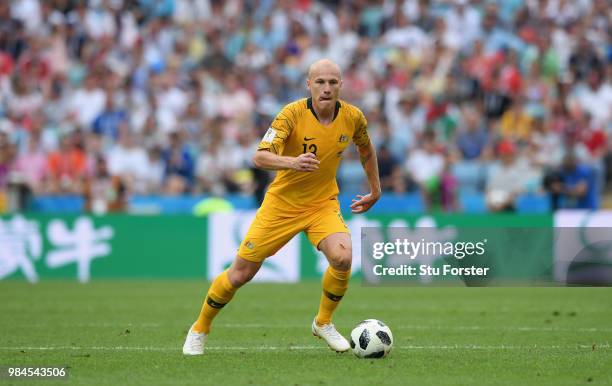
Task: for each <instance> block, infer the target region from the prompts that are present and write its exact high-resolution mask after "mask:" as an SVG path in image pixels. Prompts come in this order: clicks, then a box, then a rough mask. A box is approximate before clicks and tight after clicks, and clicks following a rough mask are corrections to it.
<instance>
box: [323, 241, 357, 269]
mask: <svg viewBox="0 0 612 386" xmlns="http://www.w3.org/2000/svg"><path fill="white" fill-rule="evenodd" d="M352 261H353V251H352V248H351V246H350V245H345V244H344V243H340V244H338V246H337V247H335V248H333V250H332V253H331V254H330V256H329V264H330V265H331V266H332V267H333V268H334V269H337V270H339V271H348V270H349V269H351V263H352Z"/></svg>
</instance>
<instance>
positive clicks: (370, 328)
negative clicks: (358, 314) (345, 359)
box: [351, 319, 393, 358]
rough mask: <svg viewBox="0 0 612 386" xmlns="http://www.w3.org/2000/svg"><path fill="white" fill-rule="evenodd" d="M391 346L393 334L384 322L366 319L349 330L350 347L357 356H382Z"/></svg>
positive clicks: (384, 355) (387, 352) (385, 354)
mask: <svg viewBox="0 0 612 386" xmlns="http://www.w3.org/2000/svg"><path fill="white" fill-rule="evenodd" d="M392 346H393V335H392V334H391V330H390V329H389V327H387V325H386V324H384V323H383V322H381V321H380V320H376V319H366V320H364V321H363V322H360V323H359V324H358V325H357V326H356V327H355V328H354V329H353V331H351V348H352V349H353V353H355V355H357V356H358V357H359V358H384V357H386V356H387V354H389V352H390V351H391V347H392Z"/></svg>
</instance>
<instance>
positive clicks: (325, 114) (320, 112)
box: [312, 101, 336, 125]
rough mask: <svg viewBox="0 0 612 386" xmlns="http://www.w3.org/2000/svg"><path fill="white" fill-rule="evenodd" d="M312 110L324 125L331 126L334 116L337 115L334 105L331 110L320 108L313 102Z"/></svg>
mask: <svg viewBox="0 0 612 386" xmlns="http://www.w3.org/2000/svg"><path fill="white" fill-rule="evenodd" d="M312 108H313V110H314V112H315V114H316V117H317V119H318V120H319V122H320V123H321V124H322V125H329V124H330V123H332V122H333V120H334V115H335V114H336V107H335V106H334V105H332V106H331V107H329V108H322V107H321V106H318V105H317V103H316V102H314V101H313V103H312Z"/></svg>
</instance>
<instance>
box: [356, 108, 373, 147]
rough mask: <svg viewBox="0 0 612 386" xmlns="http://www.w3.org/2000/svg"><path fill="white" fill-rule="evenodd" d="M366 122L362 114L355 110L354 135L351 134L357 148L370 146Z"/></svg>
mask: <svg viewBox="0 0 612 386" xmlns="http://www.w3.org/2000/svg"><path fill="white" fill-rule="evenodd" d="M367 127H368V121H367V120H366V118H365V116H364V115H363V113H362V112H361V111H359V110H357V119H356V122H355V133H354V134H353V142H354V143H355V145H357V146H358V147H363V146H368V145H369V144H370V136H369V135H368V131H367Z"/></svg>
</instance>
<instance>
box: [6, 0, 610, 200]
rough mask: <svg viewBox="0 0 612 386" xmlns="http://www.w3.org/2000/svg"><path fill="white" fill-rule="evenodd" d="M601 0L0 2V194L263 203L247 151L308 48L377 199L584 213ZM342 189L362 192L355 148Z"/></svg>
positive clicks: (600, 74) (605, 61)
mask: <svg viewBox="0 0 612 386" xmlns="http://www.w3.org/2000/svg"><path fill="white" fill-rule="evenodd" d="M611 36H612V7H610V5H609V2H608V1H607V0H506V1H489V0H452V1H451V0H448V1H427V0H404V1H402V0H355V1H310V0H293V1H291V0H278V1H275V0H259V1H257V0H252V1H249V0H227V1H221V0H88V1H86V0H44V1H41V0H10V1H2V2H0V208H1V207H2V203H1V201H2V199H1V197H2V196H3V194H2V193H3V192H7V191H8V190H9V189H10V187H11V186H21V187H22V188H23V187H25V189H26V190H27V191H28V192H31V193H33V194H35V195H42V194H79V195H85V197H86V198H87V200H88V205H90V208H91V206H95V205H96V203H100V202H102V203H104V205H107V206H108V207H109V208H110V209H113V208H116V209H121V208H122V206H123V205H124V201H125V199H126V197H128V196H129V195H140V194H168V195H180V194H201V193H211V194H215V195H222V194H224V193H228V192H242V193H245V194H257V195H258V196H261V193H262V191H263V188H264V187H265V184H266V182H267V178H266V177H267V174H266V173H261V172H258V171H255V170H254V169H253V168H252V165H251V161H250V160H251V157H252V154H253V151H254V150H255V148H256V145H257V143H258V142H259V140H260V138H261V136H262V134H263V133H264V132H265V131H266V130H267V128H268V126H269V124H270V122H271V120H272V119H273V117H274V116H275V115H276V113H277V112H278V111H279V110H280V109H281V108H282V106H283V105H284V104H286V103H288V102H290V101H292V100H294V99H298V98H301V97H304V96H306V95H307V90H306V88H305V72H306V69H307V67H308V65H309V64H310V63H311V62H313V61H314V60H317V59H319V58H322V57H328V58H331V59H332V60H334V61H336V62H338V63H339V64H340V66H341V67H342V69H343V79H344V86H343V91H342V97H343V99H345V100H347V101H348V102H351V103H353V104H356V105H357V106H358V107H360V108H361V109H362V110H363V111H364V113H365V114H366V117H367V119H368V122H369V132H370V135H371V138H372V140H373V141H374V143H375V144H376V146H377V149H378V156H379V169H380V174H381V180H382V184H383V190H384V191H388V192H395V193H398V194H401V193H404V192H410V191H418V192H420V193H421V194H422V195H423V197H424V198H425V201H426V203H427V204H428V205H429V207H430V208H441V209H444V210H460V209H461V208H459V207H458V199H457V197H458V196H459V195H466V194H468V195H469V194H481V195H483V196H484V197H485V198H486V202H487V205H488V207H489V209H491V210H512V209H513V207H514V200H515V199H516V197H517V196H518V195H520V194H532V193H533V194H539V193H542V192H547V193H548V194H550V195H551V197H553V205H554V206H555V207H585V208H590V207H597V206H598V205H599V199H600V197H601V196H602V194H603V191H604V189H605V186H606V183H607V182H609V181H610V179H611V176H610V171H611V170H612V165H611V163H612V150H611V149H612V84H611V81H612V40H611ZM338 180H339V184H340V185H341V187H342V189H343V190H344V191H346V192H363V189H365V188H366V186H364V182H365V178H364V173H363V171H362V170H361V165H360V163H359V161H358V157H356V155H355V152H354V151H353V152H350V153H349V154H347V155H346V156H345V160H344V162H343V164H342V166H341V168H340V170H339V176H338Z"/></svg>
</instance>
